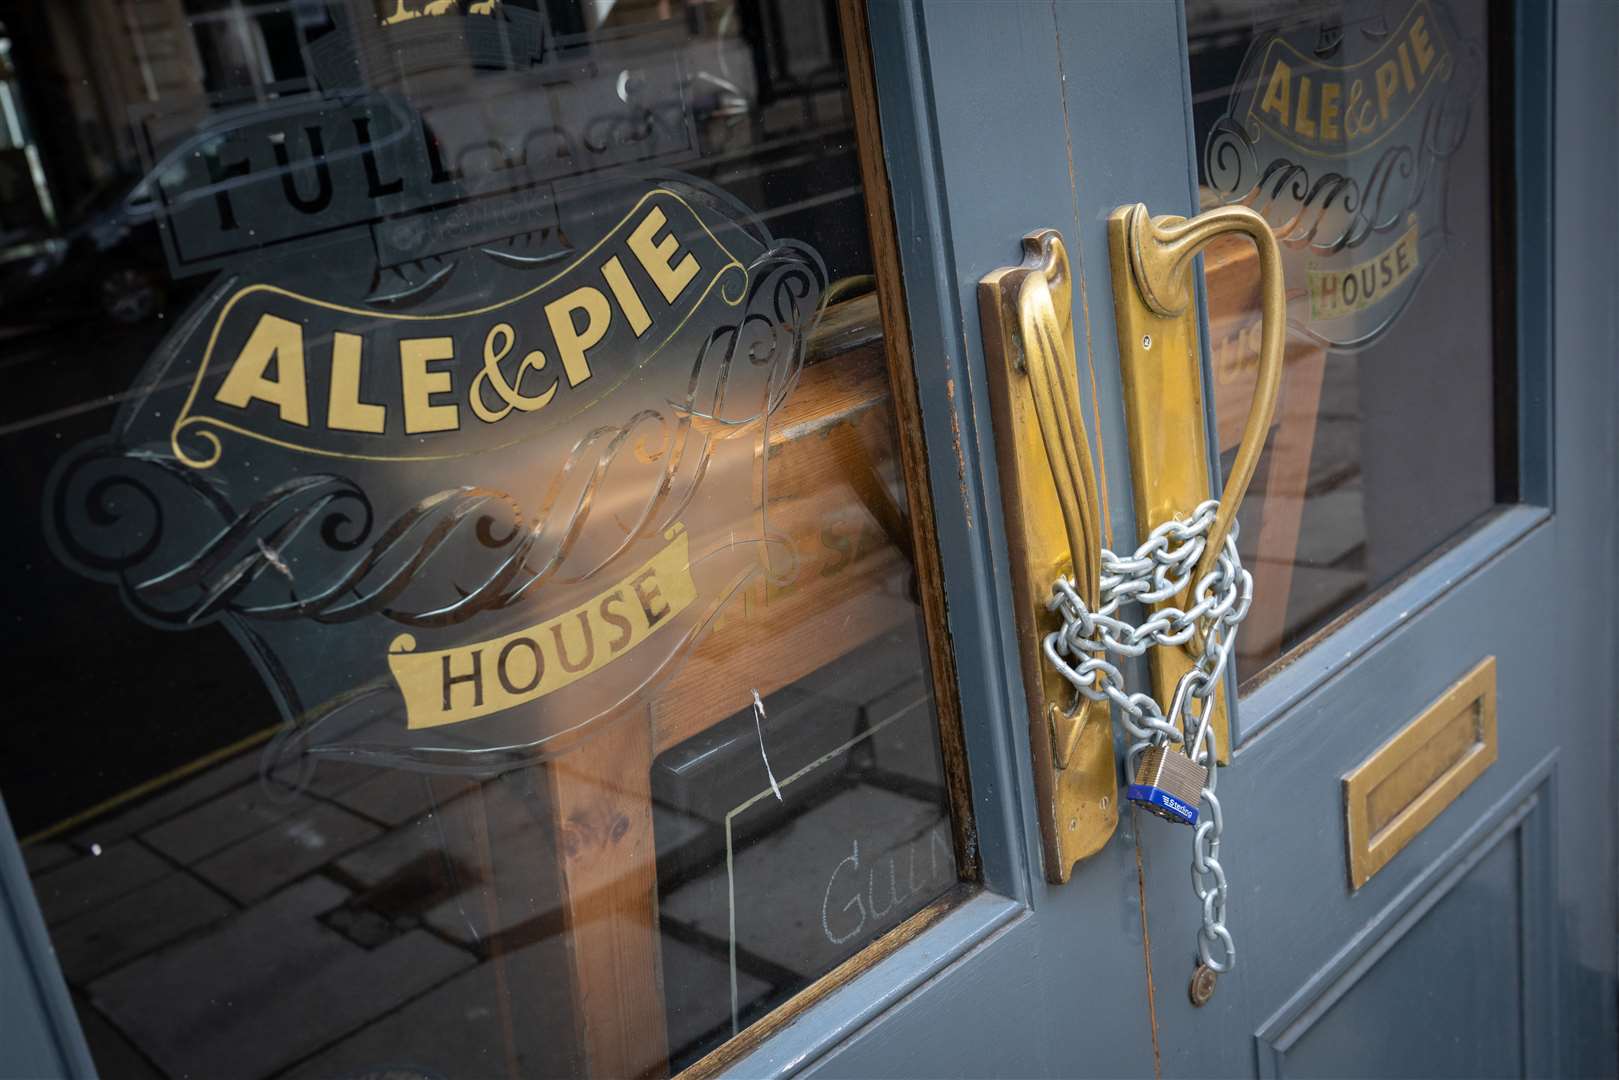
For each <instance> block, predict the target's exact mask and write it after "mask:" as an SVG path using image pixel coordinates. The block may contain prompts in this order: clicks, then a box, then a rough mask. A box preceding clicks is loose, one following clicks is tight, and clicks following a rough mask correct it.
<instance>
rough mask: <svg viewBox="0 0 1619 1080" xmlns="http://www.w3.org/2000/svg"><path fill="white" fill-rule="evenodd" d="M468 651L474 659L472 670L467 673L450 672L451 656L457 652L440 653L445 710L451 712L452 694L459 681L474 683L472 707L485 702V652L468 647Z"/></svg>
mask: <svg viewBox="0 0 1619 1080" xmlns="http://www.w3.org/2000/svg"><path fill="white" fill-rule="evenodd" d="M467 652H468V654H469V656H470V657H471V659H472V670H471V671H469V672H467V673H466V674H465V675H452V674H450V658H451V657H453V656H454V655H455V653H453V652H446V653H440V654H439V656H440V657H441V658H442V662H441V667H442V669H443V672H444V675H443V682H444V711H445V712H449V711H450V709H451V706H452V699H451V696H450V695H451V693H452V692H453V691H454V690H455V687H456V684H457V683H471V684H472V707H473V708H474V709H476V708H478V707H479V706H481V705H482V704H483V652H482V651H481V650H479V649H468V650H467Z"/></svg>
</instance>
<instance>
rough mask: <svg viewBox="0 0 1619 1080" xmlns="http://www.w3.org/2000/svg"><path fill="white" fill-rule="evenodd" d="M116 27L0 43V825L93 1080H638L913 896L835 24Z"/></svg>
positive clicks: (423, 7)
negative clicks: (49, 946)
mask: <svg viewBox="0 0 1619 1080" xmlns="http://www.w3.org/2000/svg"><path fill="white" fill-rule="evenodd" d="M123 10H124V9H120V11H123ZM81 14H82V15H84V17H83V18H80V17H79V16H80V15H81ZM124 14H127V15H128V16H129V17H128V18H127V19H125V18H123V16H122V15H120V17H119V18H118V19H112V20H98V19H95V18H91V17H90V15H89V13H88V12H79V11H78V9H72V11H71V12H70V11H69V9H67V8H63V7H61V6H60V5H48V4H44V3H29V4H25V5H21V6H20V8H19V10H18V11H16V12H15V13H12V12H8V13H7V15H6V17H5V19H4V24H3V27H0V58H4V62H3V64H0V99H3V103H4V104H5V105H6V110H5V113H6V115H5V120H4V123H0V181H3V182H0V365H3V366H4V367H5V370H6V371H7V374H8V394H7V395H6V396H5V398H4V400H3V401H0V448H3V449H4V451H5V456H6V460H7V462H8V463H9V465H10V469H9V473H8V475H9V477H10V480H11V484H10V486H9V488H8V490H7V494H6V500H7V502H6V505H7V506H8V507H9V509H10V511H11V514H12V520H13V521H15V522H16V523H17V528H15V529H12V530H8V531H7V533H6V535H5V537H4V539H3V541H0V542H3V543H4V545H5V554H6V556H7V558H6V560H5V564H4V565H5V566H6V567H7V569H6V571H5V585H6V590H7V595H8V598H9V599H10V600H11V601H12V602H11V604H10V605H9V606H8V611H9V613H10V615H11V618H10V619H8V622H7V624H6V631H5V633H6V639H5V641H6V646H7V649H8V652H9V655H10V656H11V657H12V658H13V661H14V663H15V664H16V665H17V670H19V671H21V672H25V673H26V675H25V677H23V678H21V679H20V680H18V681H17V684H16V686H15V687H14V692H13V694H12V697H11V699H10V704H9V708H8V723H7V725H6V726H5V729H4V731H3V732H0V792H3V794H4V797H5V801H6V806H7V810H8V812H9V814H10V815H11V819H12V821H13V822H14V823H15V825H16V828H17V831H18V833H19V835H20V836H21V837H22V839H23V842H24V851H25V855H26V858H27V861H28V867H29V870H30V873H31V875H32V879H33V883H34V887H35V891H36V894H37V895H38V897H39V900H40V906H41V909H42V911H43V913H44V916H45V920H46V923H47V926H48V929H49V931H50V934H51V937H52V942H53V944H54V946H55V947H56V950H57V953H58V955H59V957H60V958H61V961H62V966H63V970H64V973H65V976H66V979H67V983H68V986H69V988H70V991H71V993H72V995H73V1001H74V1003H75V1006H76V1007H77V1009H78V1011H79V1015H80V1017H81V1019H82V1020H83V1024H84V1030H85V1034H86V1038H87V1040H88V1041H89V1043H90V1046H91V1050H92V1054H93V1056H94V1058H95V1061H96V1064H97V1067H98V1069H99V1070H100V1071H101V1072H103V1073H105V1074H108V1075H123V1074H126V1073H131V1072H132V1071H139V1072H140V1073H141V1074H142V1075H146V1074H149V1073H155V1074H157V1075H163V1076H175V1077H179V1076H239V1077H265V1078H269V1077H293V1076H298V1077H329V1078H336V1077H353V1076H377V1075H384V1074H385V1075H389V1076H397V1077H402V1078H403V1077H415V1078H426V1077H444V1076H466V1075H474V1076H508V1077H520V1076H560V1075H581V1076H582V1075H594V1076H608V1077H620V1076H659V1075H668V1074H671V1073H673V1072H677V1071H679V1070H681V1069H683V1068H685V1067H687V1066H689V1065H691V1064H692V1063H694V1062H696V1061H698V1060H699V1059H701V1058H703V1057H704V1056H705V1055H707V1054H709V1053H710V1052H713V1051H715V1050H716V1049H718V1048H720V1047H721V1046H722V1044H724V1043H725V1042H726V1041H727V1040H729V1039H731V1038H733V1037H734V1036H737V1035H739V1034H743V1033H744V1032H745V1031H746V1029H747V1028H748V1027H749V1025H751V1024H753V1023H755V1022H756V1021H758V1020H760V1019H761V1018H762V1017H764V1016H766V1014H768V1013H770V1012H771V1011H772V1010H774V1009H777V1008H778V1007H782V1006H788V1007H791V1005H792V1003H793V1002H794V999H795V995H796V994H798V993H799V991H801V990H803V989H804V988H806V987H808V986H810V985H811V984H812V983H815V982H817V980H821V979H823V978H825V977H827V976H829V975H832V976H834V977H835V976H836V972H837V971H838V969H839V966H840V965H845V964H848V965H851V966H852V965H853V964H855V963H859V962H861V961H862V960H863V959H864V957H862V956H861V954H862V952H863V951H864V950H867V949H869V948H873V947H882V945H881V943H882V942H883V940H884V939H885V937H886V936H887V935H889V934H890V933H891V932H893V931H895V930H896V929H897V928H900V927H902V926H904V925H905V924H906V923H907V921H908V920H912V919H917V918H929V917H932V915H933V914H936V913H938V912H940V911H942V910H944V909H945V908H946V907H947V906H948V905H950V904H952V903H954V902H956V901H958V900H959V899H960V898H961V897H963V896H965V895H968V894H969V893H970V889H971V886H970V885H966V884H963V882H962V879H963V878H964V877H971V875H972V873H973V867H972V866H971V863H970V859H969V858H968V857H967V856H966V855H964V854H963V852H967V851H970V849H968V848H964V847H963V846H962V844H961V841H960V839H959V836H958V829H957V828H956V823H955V822H954V821H953V820H952V815H951V811H950V808H951V806H952V805H962V803H958V802H953V799H960V798H962V796H963V794H964V789H963V788H962V786H961V785H962V783H963V778H962V777H960V776H956V775H953V774H951V773H950V772H949V771H948V770H947V764H946V763H947V762H949V761H952V760H954V761H959V760H960V758H959V754H956V755H952V754H948V753H946V752H945V749H944V747H943V746H942V745H941V739H942V738H943V737H946V735H947V734H948V731H949V729H948V728H945V729H943V731H941V726H940V723H939V716H938V712H937V710H936V707H935V697H934V692H933V685H932V666H931V664H930V659H929V642H928V632H927V630H926V628H925V626H924V620H923V617H922V601H923V599H924V593H923V590H924V589H925V588H927V587H928V586H927V585H926V584H925V583H924V581H923V579H922V575H919V573H918V571H917V568H916V559H915V557H914V551H913V544H914V543H915V542H916V537H915V535H914V530H913V525H912V521H913V513H912V507H913V506H921V505H923V504H921V503H920V502H919V501H918V500H921V499H923V498H925V494H926V493H925V492H922V491H919V490H917V488H916V487H915V486H914V484H916V483H919V482H920V478H919V477H918V476H916V475H908V474H907V472H906V470H905V469H904V468H903V467H902V463H901V460H902V459H901V454H900V449H899V447H900V439H901V437H902V435H906V434H907V433H908V429H909V430H914V428H915V426H916V421H915V419H914V418H907V417H905V416H904V415H903V413H902V411H901V410H900V409H899V407H898V406H897V405H896V404H895V401H894V395H893V394H891V392H890V387H891V383H890V380H891V378H893V377H896V376H891V374H890V370H891V363H894V362H895V360H896V358H893V357H890V356H889V355H888V349H887V346H886V343H885V342H884V340H883V338H882V334H881V329H880V325H881V324H880V320H879V318H878V306H877V295H876V291H875V290H876V286H875V283H874V281H873V276H872V273H873V266H874V259H873V253H872V251H871V244H870V240H869V238H868V236H867V233H866V230H865V221H866V219H867V213H866V199H867V197H868V195H869V196H872V197H876V198H884V197H886V193H883V192H875V193H872V192H867V191H866V190H865V189H864V187H863V185H862V183H861V180H860V176H861V169H860V160H859V155H860V154H862V153H875V152H878V151H877V150H876V149H874V148H872V147H869V146H868V147H862V148H860V149H857V145H858V143H859V140H857V137H856V130H857V126H858V125H857V123H856V120H857V116H858V115H859V114H858V113H857V111H856V110H857V103H856V96H857V91H852V90H851V87H850V85H849V79H848V75H847V69H846V65H845V63H844V59H843V38H842V29H841V27H840V24H839V21H838V16H837V7H836V5H834V4H832V3H830V2H817V3H809V4H804V3H798V2H796V0H793V2H788V0H682V2H674V3H670V2H665V0H656V2H652V0H615V2H608V3H600V2H595V0H589V2H586V0H546V2H544V3H525V2H518V0H385V2H381V0H379V2H378V3H377V4H376V5H375V6H373V5H371V4H370V3H365V2H362V3H358V4H355V3H329V4H328V3H318V2H317V3H298V4H277V3H269V4H257V5H247V6H243V5H218V4H191V3H186V4H179V3H169V2H167V0H139V2H138V3H135V4H134V5H133V6H132V7H129V8H128V11H126V12H124ZM70 15H71V17H69V16H70ZM858 107H859V108H866V109H869V108H870V106H869V103H867V104H865V105H860V106H858ZM867 119H868V120H869V119H870V117H869V114H868V116H867ZM884 302H885V303H902V302H903V298H901V297H887V298H885V299H884ZM893 370H894V371H896V372H897V373H898V374H897V377H899V378H903V379H910V378H912V377H913V376H912V375H911V373H910V371H909V370H908V368H907V367H906V366H905V364H904V363H903V362H900V363H898V366H895V367H894V368H893ZM913 449H914V448H913ZM922 542H924V543H931V538H926V537H923V538H922ZM952 789H954V790H952ZM823 913H824V919H823ZM888 940H890V941H891V940H895V939H893V938H888ZM799 1000H802V999H799ZM724 1052H726V1053H730V1052H732V1051H731V1050H729V1049H728V1050H726V1051H724Z"/></svg>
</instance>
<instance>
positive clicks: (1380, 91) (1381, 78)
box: [1377, 60, 1400, 120]
mask: <svg viewBox="0 0 1619 1080" xmlns="http://www.w3.org/2000/svg"><path fill="white" fill-rule="evenodd" d="M1399 86H1400V67H1399V65H1398V64H1396V63H1395V62H1394V61H1393V60H1385V61H1384V62H1383V63H1382V65H1381V66H1380V67H1378V69H1377V111H1378V112H1379V113H1381V114H1382V116H1383V119H1384V120H1387V119H1388V118H1389V102H1391V101H1393V100H1394V92H1395V91H1396V90H1398V89H1399Z"/></svg>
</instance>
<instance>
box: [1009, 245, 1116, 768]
mask: <svg viewBox="0 0 1619 1080" xmlns="http://www.w3.org/2000/svg"><path fill="white" fill-rule="evenodd" d="M1023 255H1024V261H1023V266H1022V267H1021V268H1019V271H1015V272H1014V273H1016V274H1017V275H1018V276H1017V278H1016V282H1015V288H1014V293H1013V298H1014V299H1013V303H1014V307H1015V309H1016V312H1017V320H1018V331H1019V333H1018V341H1019V344H1020V346H1021V349H1020V352H1019V353H1018V354H1017V356H1016V357H1015V359H1014V362H1013V366H1014V367H1015V368H1017V369H1018V370H1021V371H1022V372H1023V373H1024V374H1025V375H1027V376H1028V379H1029V389H1030V395H1029V396H1030V398H1031V400H1032V401H1033V403H1034V414H1035V420H1036V423H1037V426H1038V427H1039V429H1040V441H1041V443H1042V444H1043V445H1044V447H1045V451H1046V461H1047V463H1048V464H1049V466H1050V469H1051V481H1052V485H1053V486H1054V487H1055V489H1056V492H1057V505H1058V507H1059V508H1060V509H1061V511H1062V520H1063V530H1064V532H1065V533H1066V534H1067V537H1068V550H1069V557H1070V558H1071V559H1072V560H1073V579H1074V584H1075V587H1076V588H1077V589H1078V591H1079V594H1080V596H1081V597H1083V598H1084V600H1085V603H1086V605H1087V606H1088V607H1089V608H1090V609H1091V610H1092V611H1095V610H1096V608H1097V607H1098V606H1099V604H1100V602H1101V593H1102V517H1101V509H1100V506H1099V504H1098V497H1097V484H1096V464H1095V461H1094V459H1093V458H1092V457H1091V444H1090V439H1089V438H1088V437H1087V436H1086V432H1085V419H1084V414H1083V413H1081V412H1080V409H1079V369H1078V365H1077V364H1076V363H1075V359H1074V318H1073V271H1072V269H1071V267H1070V266H1069V263H1068V249H1067V247H1065V246H1064V244H1063V242H1062V235H1061V234H1060V233H1058V232H1057V231H1056V230H1055V229H1041V230H1039V231H1038V232H1033V233H1030V234H1029V235H1028V236H1026V237H1024V238H1023ZM1075 698H1076V700H1075V702H1074V706H1073V708H1072V709H1069V710H1063V709H1062V708H1060V707H1059V706H1058V705H1057V704H1056V703H1055V702H1053V703H1051V704H1050V705H1048V707H1047V711H1048V717H1047V718H1048V720H1049V721H1050V726H1051V734H1052V743H1053V747H1052V752H1053V758H1054V760H1055V762H1056V765H1057V767H1058V768H1059V769H1065V768H1067V767H1068V763H1069V762H1070V761H1071V760H1072V758H1073V755H1074V749H1075V747H1077V746H1078V745H1079V740H1080V737H1081V736H1082V735H1083V734H1084V733H1085V725H1086V722H1087V721H1088V720H1089V718H1090V714H1091V712H1092V702H1091V700H1090V699H1089V698H1086V697H1084V696H1083V695H1078V694H1076V695H1075Z"/></svg>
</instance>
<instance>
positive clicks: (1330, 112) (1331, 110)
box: [1321, 82, 1343, 142]
mask: <svg viewBox="0 0 1619 1080" xmlns="http://www.w3.org/2000/svg"><path fill="white" fill-rule="evenodd" d="M1342 93H1343V87H1342V86H1340V85H1339V84H1338V83H1335V82H1325V83H1322V84H1321V138H1322V140H1323V141H1325V142H1337V141H1338V112H1339V109H1340V106H1339V104H1338V98H1339V97H1340V95H1342Z"/></svg>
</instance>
